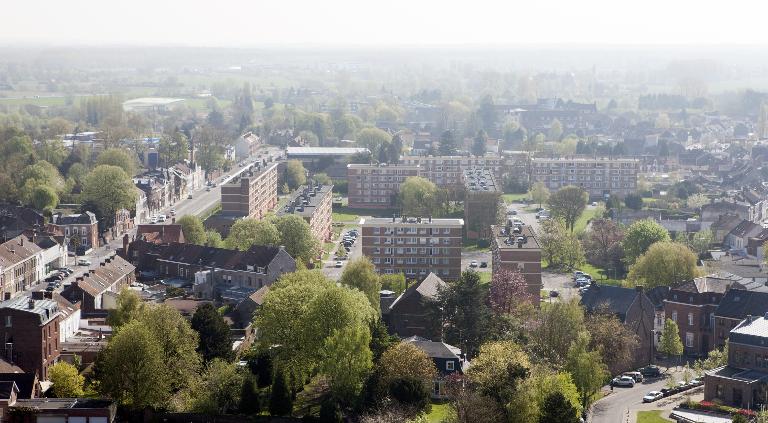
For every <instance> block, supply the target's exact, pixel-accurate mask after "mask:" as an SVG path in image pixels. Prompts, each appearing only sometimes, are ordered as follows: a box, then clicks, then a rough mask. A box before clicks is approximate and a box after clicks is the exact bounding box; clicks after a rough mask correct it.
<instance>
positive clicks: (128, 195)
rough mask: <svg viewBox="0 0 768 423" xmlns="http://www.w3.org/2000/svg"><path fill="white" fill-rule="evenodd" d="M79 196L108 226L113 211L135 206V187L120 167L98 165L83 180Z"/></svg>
mask: <svg viewBox="0 0 768 423" xmlns="http://www.w3.org/2000/svg"><path fill="white" fill-rule="evenodd" d="M80 198H81V200H82V202H83V203H86V204H92V205H93V206H95V207H96V213H97V214H98V215H99V217H100V218H101V219H104V220H106V222H107V227H109V226H111V225H112V223H113V222H114V220H115V212H117V211H118V210H120V209H129V210H131V209H133V208H134V207H135V204H136V187H135V186H134V185H133V182H132V181H131V179H130V178H129V177H128V175H127V174H126V173H125V171H123V169H122V168H120V167H117V166H112V165H99V166H97V167H96V168H95V169H93V171H91V173H89V174H88V176H86V178H85V181H83V190H82V193H81V194H80Z"/></svg>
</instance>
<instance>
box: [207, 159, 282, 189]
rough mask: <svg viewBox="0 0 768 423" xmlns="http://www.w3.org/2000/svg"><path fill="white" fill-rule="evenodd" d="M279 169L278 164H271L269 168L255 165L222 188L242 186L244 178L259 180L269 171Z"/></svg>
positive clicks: (234, 177) (224, 184)
mask: <svg viewBox="0 0 768 423" xmlns="http://www.w3.org/2000/svg"><path fill="white" fill-rule="evenodd" d="M276 167H277V163H269V164H268V165H267V166H262V165H260V164H254V165H252V166H251V167H250V168H248V170H243V171H242V172H240V173H238V174H237V175H235V176H233V177H232V179H230V180H228V181H227V182H224V183H222V184H221V186H228V187H231V186H240V181H241V180H242V179H244V178H248V179H250V178H258V177H260V176H261V175H263V174H265V173H267V172H268V171H270V170H272V169H273V168H276Z"/></svg>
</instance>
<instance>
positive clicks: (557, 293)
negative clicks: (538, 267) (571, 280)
mask: <svg viewBox="0 0 768 423" xmlns="http://www.w3.org/2000/svg"><path fill="white" fill-rule="evenodd" d="M549 296H550V297H558V296H560V293H559V292H557V291H555V290H552V291H549Z"/></svg>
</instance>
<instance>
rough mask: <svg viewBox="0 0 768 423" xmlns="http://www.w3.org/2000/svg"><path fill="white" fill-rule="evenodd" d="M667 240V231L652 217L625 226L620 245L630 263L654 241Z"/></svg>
mask: <svg viewBox="0 0 768 423" xmlns="http://www.w3.org/2000/svg"><path fill="white" fill-rule="evenodd" d="M659 241H669V232H667V230H666V229H664V227H663V226H661V225H659V224H658V223H656V221H655V220H653V219H642V220H638V221H635V222H633V223H632V224H631V225H629V228H627V230H626V232H625V235H624V240H623V241H622V243H621V245H622V246H623V247H624V254H625V256H626V260H627V262H628V263H629V264H632V263H634V262H635V260H637V258H638V257H640V256H641V255H642V254H644V253H645V252H646V251H647V250H648V248H649V247H650V246H651V245H653V244H654V243H656V242H659Z"/></svg>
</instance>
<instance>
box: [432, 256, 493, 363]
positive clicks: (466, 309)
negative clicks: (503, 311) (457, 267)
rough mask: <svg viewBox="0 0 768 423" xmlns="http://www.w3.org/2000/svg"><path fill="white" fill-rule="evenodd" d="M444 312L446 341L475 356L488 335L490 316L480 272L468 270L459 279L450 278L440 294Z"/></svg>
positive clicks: (439, 300)
mask: <svg viewBox="0 0 768 423" xmlns="http://www.w3.org/2000/svg"><path fill="white" fill-rule="evenodd" d="M437 297H438V303H439V305H440V307H441V309H442V313H443V316H442V317H443V318H442V321H443V327H444V336H445V339H446V342H448V343H450V344H453V345H459V346H461V350H462V351H464V352H466V353H467V354H468V355H469V356H474V355H475V354H476V353H477V351H478V348H480V344H481V343H482V341H483V339H484V337H485V328H486V323H487V320H488V306H487V305H486V295H485V290H484V289H483V287H482V285H481V284H480V275H479V274H478V273H477V272H475V271H473V270H467V271H465V272H463V273H462V274H461V277H460V278H459V279H458V280H456V281H449V282H447V283H446V286H445V287H444V288H441V289H440V290H439V291H438V294H437Z"/></svg>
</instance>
